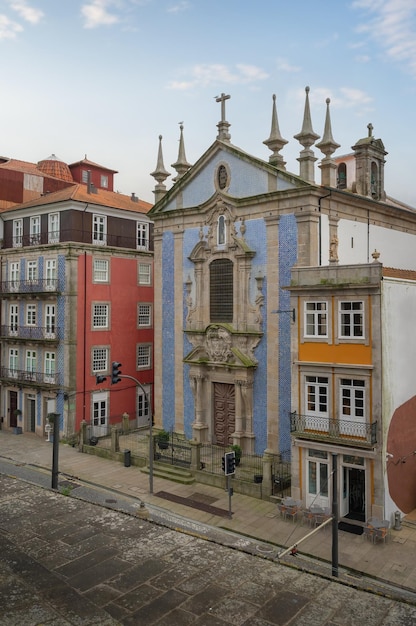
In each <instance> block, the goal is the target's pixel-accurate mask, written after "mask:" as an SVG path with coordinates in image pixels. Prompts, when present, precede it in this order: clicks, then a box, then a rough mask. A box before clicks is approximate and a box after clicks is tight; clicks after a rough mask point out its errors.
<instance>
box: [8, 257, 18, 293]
mask: <svg viewBox="0 0 416 626" xmlns="http://www.w3.org/2000/svg"><path fill="white" fill-rule="evenodd" d="M9 277H10V281H9V282H10V290H11V291H18V289H19V282H20V263H19V261H12V262H11V263H10V268H9Z"/></svg>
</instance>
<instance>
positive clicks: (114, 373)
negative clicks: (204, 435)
mask: <svg viewBox="0 0 416 626" xmlns="http://www.w3.org/2000/svg"><path fill="white" fill-rule="evenodd" d="M120 367H122V364H121V363H119V362H118V361H113V362H112V363H111V384H112V385H116V384H117V383H119V382H120V380H121V379H122V378H129V379H130V380H133V381H134V382H135V383H136V385H137V386H138V387H140V389H141V390H142V391H143V393H144V397H145V398H146V404H147V408H148V411H149V492H150V493H153V456H154V450H153V414H152V406H151V404H150V398H149V396H148V394H147V391H146V389H145V388H144V387H143V385H142V383H141V382H140V380H137V378H135V377H134V376H129V375H128V374H122V373H121V369H120ZM106 380H107V377H106V376H96V381H97V385H99V384H101V383H103V382H104V381H106Z"/></svg>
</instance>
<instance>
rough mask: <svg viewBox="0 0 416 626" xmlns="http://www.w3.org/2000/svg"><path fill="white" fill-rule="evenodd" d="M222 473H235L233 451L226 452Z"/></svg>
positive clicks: (227, 474) (228, 474)
mask: <svg viewBox="0 0 416 626" xmlns="http://www.w3.org/2000/svg"><path fill="white" fill-rule="evenodd" d="M224 465H225V468H224V473H225V475H226V476H230V475H231V474H235V452H234V451H233V452H226V453H225V457H224Z"/></svg>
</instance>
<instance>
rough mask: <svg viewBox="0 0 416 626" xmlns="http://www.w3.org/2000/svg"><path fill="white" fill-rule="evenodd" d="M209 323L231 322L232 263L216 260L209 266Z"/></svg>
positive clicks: (225, 260)
mask: <svg viewBox="0 0 416 626" xmlns="http://www.w3.org/2000/svg"><path fill="white" fill-rule="evenodd" d="M209 269H210V318H211V322H232V321H233V263H232V261H230V260H229V259H217V260H215V261H213V262H212V263H211V265H210V268H209Z"/></svg>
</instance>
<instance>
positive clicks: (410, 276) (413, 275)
mask: <svg viewBox="0 0 416 626" xmlns="http://www.w3.org/2000/svg"><path fill="white" fill-rule="evenodd" d="M383 276H386V277H388V278H404V279H406V280H416V271H415V270H401V269H398V268H395V267H383Z"/></svg>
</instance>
